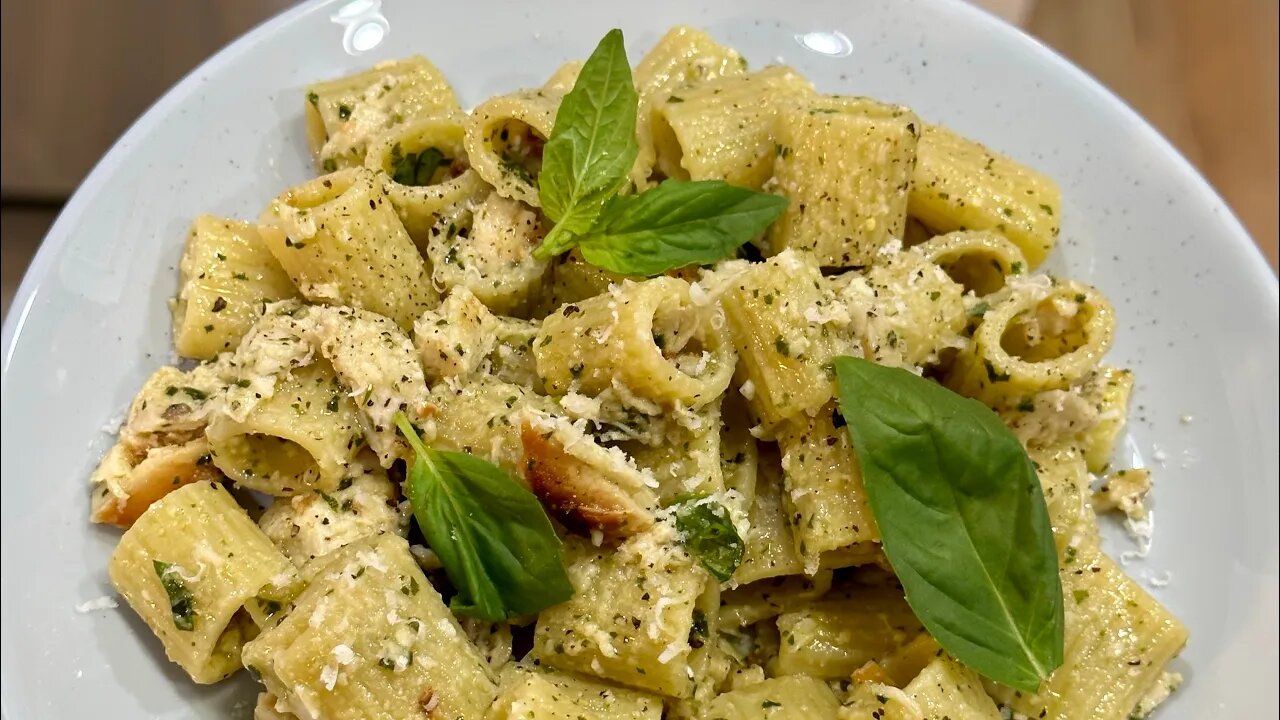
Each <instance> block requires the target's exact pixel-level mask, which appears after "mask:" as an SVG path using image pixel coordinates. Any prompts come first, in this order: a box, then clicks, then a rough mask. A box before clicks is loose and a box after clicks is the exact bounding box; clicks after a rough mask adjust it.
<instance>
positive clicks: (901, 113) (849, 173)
mask: <svg viewBox="0 0 1280 720" xmlns="http://www.w3.org/2000/svg"><path fill="white" fill-rule="evenodd" d="M775 123H776V124H775V127H774V137H775V141H776V143H777V145H776V149H775V155H776V157H775V158H774V170H773V179H772V180H771V181H770V182H769V183H768V184H766V189H770V190H772V191H774V192H776V193H779V194H781V195H782V196H784V197H786V198H787V199H788V200H790V204H789V205H788V207H787V209H786V211H785V212H783V214H782V216H781V217H779V218H778V220H777V221H776V222H774V223H773V225H771V226H770V228H769V232H768V234H767V235H766V237H765V244H764V249H765V254H766V255H775V254H777V253H780V252H782V251H783V250H785V249H787V248H794V249H796V250H804V251H807V252H810V253H812V254H813V255H814V257H815V258H816V260H817V262H818V264H819V265H821V266H823V267H861V266H865V265H870V264H872V262H874V261H875V258H876V254H877V253H878V252H879V250H880V248H882V247H884V246H885V245H886V244H888V243H889V241H890V240H892V239H894V238H901V237H902V232H903V228H904V226H905V224H906V220H907V191H908V189H909V188H910V187H911V181H912V180H911V179H912V169H913V168H914V166H915V162H916V142H917V138H918V137H919V135H920V125H921V123H920V119H919V118H917V117H916V116H915V113H913V112H911V111H910V110H908V109H907V108H904V107H900V106H897V105H887V104H884V103H880V102H876V101H875V100H869V99H867V98H846V97H830V96H828V97H821V98H814V99H812V100H805V101H800V102H796V103H793V104H789V105H784V106H782V107H781V108H779V110H778V113H777V119H776V121H775Z"/></svg>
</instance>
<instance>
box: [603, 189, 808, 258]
mask: <svg viewBox="0 0 1280 720" xmlns="http://www.w3.org/2000/svg"><path fill="white" fill-rule="evenodd" d="M786 207H787V199H786V198H784V197H779V196H777V195H770V194H767V193H758V192H753V191H751V190H747V189H745V188H740V187H735V186H733V185H729V184H728V183H725V182H721V181H719V180H702V181H693V182H687V181H679V180H666V181H664V182H663V183H662V184H661V185H659V186H658V187H656V188H654V189H652V190H649V191H647V192H643V193H640V194H639V195H629V196H625V197H618V198H616V199H614V200H613V201H612V202H609V203H608V204H607V206H606V207H605V211H604V213H603V214H602V215H601V217H600V219H599V222H598V223H597V226H596V228H595V229H594V230H592V231H591V232H590V233H588V234H584V235H583V236H582V237H580V238H579V239H578V247H580V248H581V249H582V256H583V257H584V258H585V259H586V260H587V262H589V263H591V264H592V265H595V266H597V267H601V268H604V269H605V270H611V271H613V272H617V273H623V274H627V275H660V274H662V273H664V272H666V271H668V270H671V269H672V268H678V267H684V266H686V265H703V264H706V263H711V262H715V261H716V260H720V259H722V258H725V257H728V256H730V255H732V254H733V253H734V252H735V251H736V250H737V249H738V247H739V246H741V245H742V244H743V243H745V242H747V241H748V240H750V239H752V238H754V237H755V236H757V235H759V234H760V233H761V232H763V231H764V229H765V228H767V227H769V223H771V222H773V221H774V220H776V219H777V217H778V216H779V215H781V214H782V211H783V210H785V209H786Z"/></svg>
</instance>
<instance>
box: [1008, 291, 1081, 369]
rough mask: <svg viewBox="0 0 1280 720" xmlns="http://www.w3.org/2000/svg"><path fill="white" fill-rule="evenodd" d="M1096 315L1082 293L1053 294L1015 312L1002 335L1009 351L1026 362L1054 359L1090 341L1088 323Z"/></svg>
mask: <svg viewBox="0 0 1280 720" xmlns="http://www.w3.org/2000/svg"><path fill="white" fill-rule="evenodd" d="M1092 315H1093V310H1092V308H1091V306H1090V305H1089V304H1088V302H1086V297H1085V296H1084V295H1083V294H1080V295H1077V296H1075V297H1063V296H1060V295H1054V296H1051V297H1048V298H1045V299H1044V300H1042V301H1040V302H1039V303H1037V304H1036V306H1035V307H1034V308H1032V309H1031V310H1026V311H1023V312H1021V313H1018V314H1017V315H1016V316H1014V318H1013V321H1012V322H1010V323H1009V325H1008V327H1006V328H1005V331H1004V333H1003V334H1002V335H1001V336H1000V346H1001V347H1002V348H1003V349H1004V351H1005V352H1007V353H1008V354H1009V355H1011V356H1013V357H1015V358H1018V359H1020V360H1025V361H1027V362H1043V361H1046V360H1053V359H1056V358H1059V357H1062V356H1063V355H1066V354H1067V353H1070V352H1074V351H1076V350H1078V349H1080V348H1081V347H1084V345H1085V344H1086V343H1088V341H1089V338H1088V333H1087V327H1088V324H1089V319H1090V318H1091V317H1092Z"/></svg>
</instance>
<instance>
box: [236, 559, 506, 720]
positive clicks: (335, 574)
mask: <svg viewBox="0 0 1280 720" xmlns="http://www.w3.org/2000/svg"><path fill="white" fill-rule="evenodd" d="M295 605H296V607H295V608H294V610H293V611H292V612H290V613H289V614H288V615H286V616H285V618H284V619H283V620H282V621H281V622H280V623H279V624H277V625H275V626H274V627H271V628H269V629H267V630H264V631H263V632H262V634H261V635H259V636H258V638H257V639H255V640H254V641H253V642H251V643H249V644H247V645H246V646H245V648H244V663H245V665H246V666H247V667H252V668H253V669H254V670H255V671H256V672H257V673H258V674H260V676H261V677H262V681H263V683H264V684H265V685H266V686H267V690H268V691H270V692H272V693H273V694H275V695H276V696H277V697H280V698H282V699H283V700H284V701H285V703H286V704H287V706H288V707H289V708H290V709H291V710H292V711H293V712H294V713H295V714H296V715H299V716H300V717H312V718H337V719H339V720H346V719H348V718H349V719H351V720H355V719H356V718H387V719H388V720H422V719H423V718H426V717H440V718H482V717H484V713H485V709H486V708H488V707H489V704H490V703H491V702H492V701H493V698H494V696H495V695H496V694H497V687H496V683H495V678H494V676H493V673H492V672H491V671H490V670H489V666H488V664H487V663H486V662H485V660H484V658H483V657H482V656H481V655H480V652H479V651H478V650H477V649H476V647H475V646H474V645H472V644H471V642H470V641H469V640H468V639H467V637H466V635H465V633H464V632H463V630H462V628H461V627H460V626H459V625H458V621H457V620H456V619H454V616H453V613H451V612H449V608H448V607H447V606H446V605H445V604H444V602H443V601H442V600H441V599H440V595H439V594H438V593H437V592H436V590H435V588H433V587H432V586H431V583H430V582H429V581H428V580H427V578H426V576H424V575H423V574H422V570H420V569H419V568H418V565H417V563H416V562H415V561H414V559H413V555H412V554H410V551H409V545H408V544H407V543H406V542H405V541H404V540H403V539H402V538H399V537H396V536H395V535H391V534H384V535H380V536H378V537H376V538H371V539H367V540H363V541H360V542H358V543H355V544H352V545H348V546H347V547H345V548H343V549H342V550H339V551H338V552H336V553H334V554H332V555H330V556H329V560H328V561H327V562H326V563H325V566H324V568H323V569H322V570H320V571H319V572H318V573H317V574H316V577H315V579H314V580H312V581H311V584H310V585H309V586H308V587H307V589H306V590H304V591H303V592H302V594H301V595H300V596H299V597H298V598H297V600H296V601H295ZM424 708H429V709H428V710H424Z"/></svg>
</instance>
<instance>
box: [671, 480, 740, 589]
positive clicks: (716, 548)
mask: <svg viewBox="0 0 1280 720" xmlns="http://www.w3.org/2000/svg"><path fill="white" fill-rule="evenodd" d="M675 519H676V531H677V532H678V533H679V534H680V542H681V544H682V545H684V548H685V550H687V551H688V552H689V554H690V555H692V556H693V557H694V558H695V559H697V561H698V562H699V563H701V564H702V567H704V568H706V569H707V572H709V573H711V575H712V577H714V578H715V579H716V580H719V581H720V582H728V581H729V578H731V577H733V573H734V571H735V570H737V569H738V565H740V564H742V556H743V553H744V552H745V551H746V546H745V544H744V543H743V542H742V536H741V535H739V534H738V529H737V528H736V527H734V525H733V520H732V519H731V518H730V517H729V510H728V509H727V508H725V506H724V505H721V504H720V503H718V502H714V501H711V500H703V499H693V500H688V501H686V502H681V503H679V504H678V505H676V506H675Z"/></svg>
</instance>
